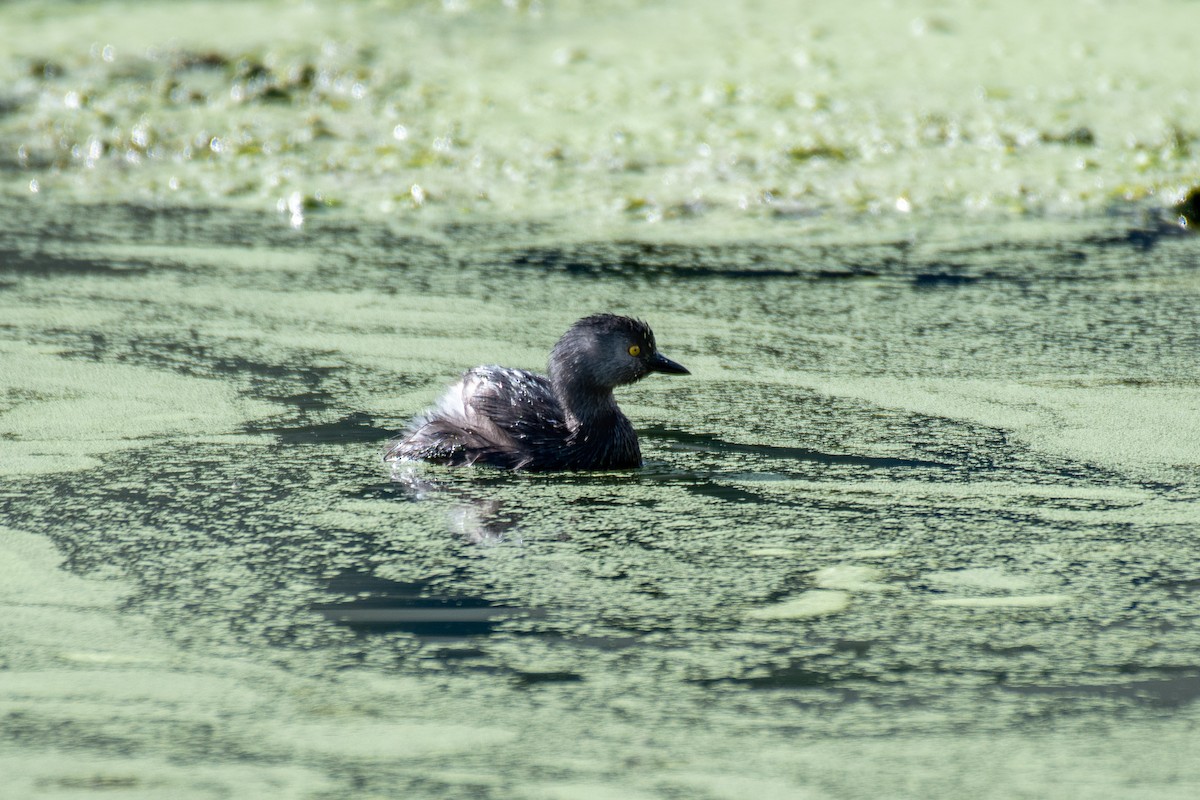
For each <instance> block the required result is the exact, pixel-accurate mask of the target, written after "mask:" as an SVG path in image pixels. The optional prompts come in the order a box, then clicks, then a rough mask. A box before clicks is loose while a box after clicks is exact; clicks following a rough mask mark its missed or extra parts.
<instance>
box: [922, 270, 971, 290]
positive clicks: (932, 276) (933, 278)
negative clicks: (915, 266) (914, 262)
mask: <svg viewBox="0 0 1200 800" xmlns="http://www.w3.org/2000/svg"><path fill="white" fill-rule="evenodd" d="M912 282H913V286H914V287H915V288H917V289H939V288H950V287H955V286H969V285H971V284H973V283H979V276H978V275H963V274H961V273H954V272H922V273H919V274H917V275H915V276H913V279H912Z"/></svg>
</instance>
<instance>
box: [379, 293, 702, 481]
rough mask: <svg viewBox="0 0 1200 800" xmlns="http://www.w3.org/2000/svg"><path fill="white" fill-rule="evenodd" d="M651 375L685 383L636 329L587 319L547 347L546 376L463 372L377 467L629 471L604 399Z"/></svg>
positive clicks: (612, 407) (620, 425)
mask: <svg viewBox="0 0 1200 800" xmlns="http://www.w3.org/2000/svg"><path fill="white" fill-rule="evenodd" d="M651 372H661V373H665V374H668V375H690V374H691V373H690V372H689V371H688V370H687V368H685V367H684V366H683V365H682V364H679V363H676V362H675V361H672V360H671V359H669V358H667V357H666V356H664V355H663V354H662V353H660V352H658V346H657V344H656V343H655V341H654V332H653V331H652V330H650V326H649V325H647V324H646V323H645V322H642V321H641V320H637V319H633V318H632V317H626V316H618V315H616V314H593V315H591V316H588V317H584V318H583V319H581V320H579V321H577V322H575V323H574V324H573V325H571V327H570V328H568V329H567V332H566V333H564V334H563V335H562V338H560V339H559V340H558V342H557V343H556V344H555V345H554V348H553V349H552V350H551V352H550V363H549V369H548V370H547V373H548V374H547V375H539V374H537V373H534V372H529V371H528V370H523V369H511V368H508V367H500V366H495V365H487V366H480V367H475V368H473V369H470V370H467V371H466V372H465V373H463V375H462V377H461V378H460V379H459V380H458V381H457V382H456V383H454V384H452V385H451V386H450V387H449V389H448V390H447V391H446V393H445V394H444V395H443V396H442V397H441V399H440V400H438V402H437V403H436V404H435V405H434V406H433V407H432V408H430V409H428V410H427V411H425V412H424V413H422V414H419V415H418V416H417V417H415V418H414V419H413V420H412V421H411V422H410V423H409V424H408V426H407V428H406V429H405V430H404V431H403V432H402V433H401V434H400V435H399V436H397V437H396V438H394V439H392V440H390V441H389V442H388V445H387V447H386V449H385V451H384V456H383V458H384V461H387V462H398V461H410V460H413V461H415V460H421V461H428V462H433V463H436V464H444V465H447V466H454V467H458V466H467V465H472V464H480V465H487V466H492V467H499V468H501V469H507V470H522V471H528V472H554V471H568V470H618V469H635V468H637V467H640V466H641V464H642V453H641V448H640V447H639V445H638V438H637V433H636V432H635V431H634V429H633V424H632V423H631V422H630V421H629V418H628V417H626V416H625V415H624V414H623V413H622V412H621V409H620V407H618V406H617V401H616V399H615V398H614V397H613V389H614V388H616V387H618V386H625V385H628V384H631V383H634V382H636V381H639V380H641V379H642V378H644V377H646V376H647V375H649V374H650V373H651Z"/></svg>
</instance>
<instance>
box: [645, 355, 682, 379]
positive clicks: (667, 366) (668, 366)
mask: <svg viewBox="0 0 1200 800" xmlns="http://www.w3.org/2000/svg"><path fill="white" fill-rule="evenodd" d="M648 366H649V367H650V370H651V372H665V373H667V374H668V375H691V374H692V373H690V372H688V369H687V367H685V366H684V365H683V364H676V363H675V362H674V361H672V360H671V359H669V358H667V357H666V356H664V355H662V354H661V353H655V354H654V355H653V356H652V357H651V358H650V361H649V362H648Z"/></svg>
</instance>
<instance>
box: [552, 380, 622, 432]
mask: <svg viewBox="0 0 1200 800" xmlns="http://www.w3.org/2000/svg"><path fill="white" fill-rule="evenodd" d="M555 393H556V394H557V396H558V402H559V403H560V404H562V407H563V410H564V411H566V412H567V424H568V425H569V426H570V427H572V428H581V427H593V426H602V425H605V424H611V423H613V422H614V421H616V419H617V418H619V417H622V416H623V415H622V414H621V409H620V407H619V406H617V399H616V398H615V397H613V393H612V389H597V388H596V387H594V386H580V385H572V384H569V383H568V384H565V385H560V386H557V387H555Z"/></svg>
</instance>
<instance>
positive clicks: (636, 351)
mask: <svg viewBox="0 0 1200 800" xmlns="http://www.w3.org/2000/svg"><path fill="white" fill-rule="evenodd" d="M641 354H642V348H641V347H639V346H638V345H636V344H631V345H629V355H631V356H633V357H634V358H637V357H638V356H640V355H641Z"/></svg>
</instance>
